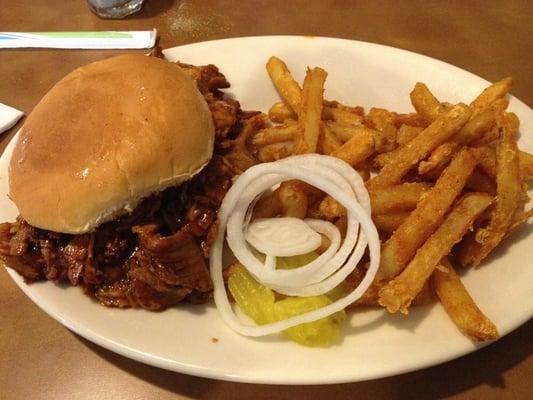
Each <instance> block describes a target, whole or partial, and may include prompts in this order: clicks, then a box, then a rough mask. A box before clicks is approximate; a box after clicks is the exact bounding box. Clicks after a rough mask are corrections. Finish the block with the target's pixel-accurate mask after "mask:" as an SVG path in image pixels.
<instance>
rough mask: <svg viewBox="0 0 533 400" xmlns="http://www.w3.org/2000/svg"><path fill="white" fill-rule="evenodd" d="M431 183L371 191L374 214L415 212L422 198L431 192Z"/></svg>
mask: <svg viewBox="0 0 533 400" xmlns="http://www.w3.org/2000/svg"><path fill="white" fill-rule="evenodd" d="M431 186H432V185H431V184H429V183H422V182H416V183H402V184H401V185H394V186H389V187H386V188H383V189H380V190H376V191H370V192H369V194H370V202H371V204H372V214H386V213H390V212H393V211H402V210H413V209H415V207H416V204H417V203H418V201H419V200H420V198H421V197H422V196H423V195H424V194H425V193H428V192H429V191H430V190H431Z"/></svg>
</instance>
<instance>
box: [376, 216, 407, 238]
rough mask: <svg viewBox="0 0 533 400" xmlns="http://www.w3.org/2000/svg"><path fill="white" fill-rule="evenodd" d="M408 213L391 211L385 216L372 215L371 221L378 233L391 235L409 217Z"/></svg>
mask: <svg viewBox="0 0 533 400" xmlns="http://www.w3.org/2000/svg"><path fill="white" fill-rule="evenodd" d="M409 214H410V211H393V212H389V213H386V214H375V215H372V220H373V221H374V224H375V225H376V228H378V231H379V232H380V233H385V234H387V235H392V234H393V233H394V231H395V230H396V229H398V227H399V226H400V225H401V224H403V222H404V221H405V220H406V219H407V217H408V216H409Z"/></svg>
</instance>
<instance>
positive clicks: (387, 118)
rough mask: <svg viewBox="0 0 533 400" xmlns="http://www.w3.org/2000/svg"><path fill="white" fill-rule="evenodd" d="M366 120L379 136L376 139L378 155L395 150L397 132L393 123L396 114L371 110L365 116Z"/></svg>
mask: <svg viewBox="0 0 533 400" xmlns="http://www.w3.org/2000/svg"><path fill="white" fill-rule="evenodd" d="M367 118H368V120H369V121H370V122H371V123H372V125H373V126H374V127H375V128H376V129H377V131H378V132H380V133H381V134H380V135H378V136H377V137H376V139H379V140H376V149H377V151H378V152H379V153H383V152H385V151H391V150H394V149H395V148H396V135H397V133H398V130H397V128H396V125H395V123H394V121H395V120H396V113H392V112H390V111H388V110H385V109H383V108H375V107H373V108H371V109H370V111H369V112H368V116H367Z"/></svg>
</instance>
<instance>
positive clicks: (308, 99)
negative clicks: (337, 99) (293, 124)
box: [294, 67, 328, 154]
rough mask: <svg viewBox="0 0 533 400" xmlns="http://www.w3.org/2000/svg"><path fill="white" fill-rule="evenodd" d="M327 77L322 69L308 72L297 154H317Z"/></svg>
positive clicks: (303, 94) (304, 88)
mask: <svg viewBox="0 0 533 400" xmlns="http://www.w3.org/2000/svg"><path fill="white" fill-rule="evenodd" d="M327 75H328V74H327V72H326V71H324V70H323V69H322V68H318V67H316V68H313V69H309V70H307V74H306V76H305V80H304V87H303V91H302V102H301V108H300V113H299V115H300V118H299V120H298V124H299V132H300V134H299V135H298V137H297V138H296V141H295V148H294V151H295V154H304V153H315V152H316V147H317V143H318V135H319V134H320V121H321V119H322V104H323V101H324V97H323V96H324V83H325V81H326V77H327Z"/></svg>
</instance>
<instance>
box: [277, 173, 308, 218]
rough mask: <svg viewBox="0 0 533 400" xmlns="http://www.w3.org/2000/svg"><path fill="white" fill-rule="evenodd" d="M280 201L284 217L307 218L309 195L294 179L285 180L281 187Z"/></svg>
mask: <svg viewBox="0 0 533 400" xmlns="http://www.w3.org/2000/svg"><path fill="white" fill-rule="evenodd" d="M278 191H279V201H280V203H281V215H282V216H283V217H294V218H300V219H303V218H305V215H306V214H307V196H306V195H305V193H304V192H303V191H302V190H301V189H300V188H299V186H298V185H296V184H294V183H293V181H287V182H283V183H282V184H281V185H280V187H279V190H278Z"/></svg>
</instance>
